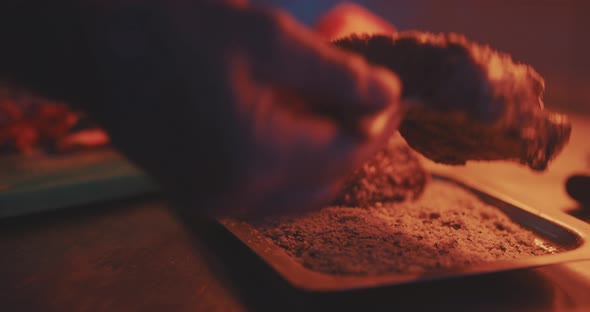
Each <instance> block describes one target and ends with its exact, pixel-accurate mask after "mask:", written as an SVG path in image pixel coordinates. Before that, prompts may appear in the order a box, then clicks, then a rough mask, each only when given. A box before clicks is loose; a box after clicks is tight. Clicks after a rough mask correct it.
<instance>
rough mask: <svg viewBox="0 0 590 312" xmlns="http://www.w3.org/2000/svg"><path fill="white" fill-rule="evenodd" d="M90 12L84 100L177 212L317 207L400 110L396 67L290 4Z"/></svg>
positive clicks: (179, 4) (157, 5)
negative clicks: (334, 41)
mask: <svg viewBox="0 0 590 312" xmlns="http://www.w3.org/2000/svg"><path fill="white" fill-rule="evenodd" d="M91 12H92V16H93V19H89V21H88V23H89V25H90V26H91V27H89V29H90V36H89V38H91V39H90V40H89V42H90V44H91V50H93V51H95V55H96V61H97V63H98V65H99V67H98V78H97V81H99V83H98V87H97V92H96V94H97V95H98V96H97V97H96V98H92V99H91V98H89V99H87V100H88V101H93V102H95V103H96V104H93V105H89V109H90V110H91V112H92V113H94V115H95V117H96V118H97V119H98V120H99V121H100V122H102V124H103V125H104V126H105V128H106V129H107V130H108V131H109V132H110V134H111V136H112V139H113V143H114V144H115V145H116V146H117V147H118V148H119V149H120V150H121V151H122V152H123V153H124V154H125V155H126V156H127V157H129V158H130V159H131V160H132V161H134V162H135V163H137V164H138V165H140V166H141V167H142V168H144V169H145V170H146V171H147V172H148V173H150V174H151V175H152V176H153V177H154V178H155V179H156V180H157V181H158V182H160V183H161V185H162V186H163V188H164V189H165V190H166V191H168V193H169V194H170V195H171V197H172V198H173V199H175V200H176V201H177V204H178V206H180V207H182V208H183V211H184V212H185V213H186V212H189V213H190V212H206V213H209V214H213V215H247V214H252V213H265V214H269V213H285V212H293V211H301V210H303V209H311V208H318V207H320V206H321V205H323V204H326V203H327V202H329V201H330V200H331V199H332V197H333V196H334V195H335V193H336V192H337V191H338V188H339V186H340V182H341V179H342V178H343V177H344V176H345V175H346V174H347V173H349V171H350V170H351V169H354V168H355V167H356V166H358V165H359V164H360V163H361V162H362V161H363V160H365V159H366V158H367V157H369V156H370V155H371V154H372V153H373V152H374V151H375V150H376V149H377V148H378V147H379V146H380V145H382V144H384V142H385V140H386V139H387V138H388V137H389V136H390V135H391V134H392V133H393V132H394V131H395V129H396V128H397V126H398V124H399V122H400V120H401V115H402V111H401V107H400V104H399V96H400V84H399V81H398V79H397V77H396V76H394V74H392V73H390V72H388V71H385V70H383V69H380V68H376V67H372V66H369V65H368V64H367V63H366V62H365V61H364V60H363V59H362V58H360V57H358V56H354V55H351V54H347V53H345V52H342V51H340V50H337V49H336V48H333V47H331V46H330V45H329V44H327V43H325V42H324V40H322V39H321V38H320V37H318V36H317V35H315V34H313V33H312V32H310V31H309V30H307V29H305V28H304V27H303V26H301V25H299V24H298V23H297V22H296V21H294V20H293V19H292V18H291V17H289V16H288V15H286V14H285V13H282V12H278V11H262V10H258V9H255V8H251V7H248V6H247V5H241V6H230V5H211V4H197V3H186V2H184V1H173V2H166V1H152V2H147V3H141V4H138V5H134V4H130V5H120V4H115V5H109V6H98V9H93V10H91ZM99 103H100V104H99Z"/></svg>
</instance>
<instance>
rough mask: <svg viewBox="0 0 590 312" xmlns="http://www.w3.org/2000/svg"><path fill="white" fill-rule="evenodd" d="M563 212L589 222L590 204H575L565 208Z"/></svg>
mask: <svg viewBox="0 0 590 312" xmlns="http://www.w3.org/2000/svg"><path fill="white" fill-rule="evenodd" d="M565 212H566V213H567V214H569V215H571V216H574V217H576V218H578V219H580V220H582V221H584V222H590V206H577V207H572V208H569V209H566V210H565Z"/></svg>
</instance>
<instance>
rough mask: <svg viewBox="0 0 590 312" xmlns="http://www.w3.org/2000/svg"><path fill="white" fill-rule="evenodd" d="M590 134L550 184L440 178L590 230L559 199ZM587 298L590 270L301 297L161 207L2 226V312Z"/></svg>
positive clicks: (418, 305)
mask: <svg viewBox="0 0 590 312" xmlns="http://www.w3.org/2000/svg"><path fill="white" fill-rule="evenodd" d="M588 133H590V117H576V118H575V119H574V132H573V137H572V141H571V144H570V145H569V146H568V148H567V149H566V150H565V152H564V154H563V155H562V156H561V157H560V158H559V159H558V160H557V161H556V162H555V163H554V165H553V167H551V169H550V170H549V171H548V172H546V173H544V174H535V173H532V172H530V171H529V170H527V169H525V168H522V167H519V166H517V165H512V164H504V163H494V164H470V165H468V166H466V167H463V168H452V169H445V168H442V170H455V171H457V170H458V171H461V172H462V173H464V174H465V175H469V176H470V177H472V178H474V179H478V180H480V181H483V182H484V183H485V184H488V185H490V186H493V187H495V188H498V189H500V190H502V191H503V192H505V193H507V194H508V195H510V196H512V197H515V198H517V199H519V200H521V201H522V202H524V203H526V204H529V205H532V206H536V207H538V208H539V209H547V210H563V211H567V212H569V213H572V214H574V215H576V216H578V217H580V218H583V219H584V218H586V219H587V220H590V214H589V213H586V212H584V210H582V209H579V208H576V203H575V202H573V201H572V200H570V199H569V198H568V197H567V195H566V194H565V192H564V189H563V182H564V181H565V178H566V177H567V176H568V175H569V174H571V173H573V172H580V171H585V172H590V159H589V155H590V140H589V139H587V138H586V137H585V136H586V134H588ZM439 169H440V168H439ZM589 211H590V210H589ZM589 256H590V255H589ZM589 290H590V261H586V262H579V263H573V264H561V265H555V266H549V267H544V268H538V269H531V270H521V271H515V272H506V273H499V274H491V275H484V276H475V277H469V278H461V279H454V280H446V281H437V282H431V283H425V284H418V285H409V286H408V285H407V286H398V287H387V288H381V289H372V290H364V291H354V292H347V293H335V294H310V293H304V292H301V291H298V290H296V289H293V288H291V287H290V286H289V285H288V284H286V283H285V282H284V281H283V280H282V279H280V278H279V277H278V276H277V275H276V274H274V273H273V272H272V270H270V269H269V268H268V267H267V266H266V265H265V264H264V263H262V262H260V261H259V260H258V259H257V258H256V257H255V256H254V255H253V254H252V253H251V252H250V251H249V250H248V249H247V248H245V247H244V246H243V245H241V244H240V243H239V242H238V241H237V240H236V239H235V238H234V237H233V236H231V235H230V234H229V233H228V232H226V231H225V230H224V229H223V228H221V227H220V226H218V225H217V224H215V223H213V222H210V221H207V220H193V221H191V223H190V224H183V223H181V222H179V221H178V220H176V219H175V218H174V216H173V215H172V214H171V213H170V212H169V210H168V209H167V203H166V202H165V201H164V200H162V199H160V198H158V197H155V196H152V197H143V198H136V199H133V200H127V201H118V202H112V203H108V204H100V205H94V206H87V207H77V208H75V209H68V210H62V211H56V212H51V213H44V214H38V215H34V216H29V217H19V218H12V219H4V220H0V310H1V311H212V310H213V311H242V310H251V311H263V310H271V311H284V310H326V311H327V310H335V311H337V310H338V309H341V308H346V309H347V310H348V309H357V310H360V309H363V310H369V309H370V310H387V311H390V310H398V311H412V310H436V311H447V310H457V311H478V310H481V311H499V310H500V311H570V310H572V311H573V310H586V309H588V310H590V296H588V295H587V292H588V291H589Z"/></svg>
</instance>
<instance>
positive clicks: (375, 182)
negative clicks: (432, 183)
mask: <svg viewBox="0 0 590 312" xmlns="http://www.w3.org/2000/svg"><path fill="white" fill-rule="evenodd" d="M428 176H429V175H428V174H427V173H426V171H425V170H424V168H423V167H422V165H421V164H420V161H419V159H418V158H417V157H416V155H415V152H414V151H413V150H412V149H411V148H410V147H409V146H408V144H407V143H406V142H405V141H404V139H403V138H402V137H401V136H400V135H399V133H396V134H395V135H394V136H392V137H391V138H390V139H389V141H388V142H387V145H386V146H385V147H384V148H382V149H381V150H380V151H378V152H377V153H376V154H375V156H373V158H371V159H369V160H368V161H367V162H365V163H364V164H363V165H362V166H361V167H360V168H358V169H357V170H355V171H354V172H353V173H352V174H351V175H350V176H349V178H348V180H347V181H346V182H345V184H344V187H343V189H342V191H341V193H340V194H339V195H338V197H337V199H336V200H335V201H334V204H336V205H344V206H359V207H368V206H371V205H374V204H375V203H376V202H390V201H403V200H411V199H416V198H417V197H418V196H419V195H420V194H421V193H422V191H423V190H424V186H425V185H426V182H427V181H428Z"/></svg>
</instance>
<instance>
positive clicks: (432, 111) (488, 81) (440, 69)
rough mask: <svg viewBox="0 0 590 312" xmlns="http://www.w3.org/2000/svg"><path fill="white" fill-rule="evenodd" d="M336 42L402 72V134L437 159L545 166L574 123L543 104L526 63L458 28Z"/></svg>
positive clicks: (537, 80)
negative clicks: (456, 30) (470, 38)
mask: <svg viewBox="0 0 590 312" xmlns="http://www.w3.org/2000/svg"><path fill="white" fill-rule="evenodd" d="M334 44H335V45H337V46H339V47H341V48H344V49H346V50H349V51H354V52H356V53H359V54H361V55H363V56H364V57H365V58H366V59H367V60H368V61H369V62H371V63H374V64H377V65H381V66H384V67H386V68H388V69H391V70H392V71H394V72H395V73H396V74H397V75H399V77H400V79H401V81H402V85H403V89H402V96H403V98H404V99H405V100H406V103H408V107H407V108H408V110H407V113H406V115H405V117H404V121H403V122H402V125H401V127H400V132H401V133H402V135H403V136H404V138H405V139H406V140H407V141H408V144H410V146H412V147H413V148H414V149H416V150H417V151H419V152H421V153H422V154H424V155H425V156H426V157H428V158H430V159H432V160H434V161H437V162H441V163H448V164H464V163H465V162H466V161H467V160H504V159H506V160H515V161H518V162H520V163H523V164H527V165H528V166H530V167H531V168H533V169H535V170H543V169H545V168H546V167H547V164H548V163H549V161H550V160H552V159H553V158H554V157H555V156H556V155H557V154H558V153H559V151H561V149H562V148H563V147H564V145H565V144H566V143H567V141H568V140H569V136H570V132H571V125H570V123H569V122H568V121H567V120H566V118H565V117H564V116H562V115H558V114H554V113H549V112H547V111H545V110H544V108H543V99H542V98H543V93H544V89H545V84H544V81H543V79H542V77H541V76H540V75H539V74H538V73H537V72H536V71H535V70H534V69H533V68H532V67H530V66H528V65H525V64H518V63H515V62H514V61H513V60H512V58H511V57H510V56H509V55H508V54H504V53H500V52H497V51H494V50H492V49H491V48H490V47H488V46H484V45H479V44H476V43H472V42H470V41H468V40H467V39H466V38H465V37H464V36H462V35H457V34H431V33H424V32H416V31H410V32H401V33H396V34H393V35H389V36H385V35H375V36H351V37H348V38H343V39H340V40H338V41H336V42H334Z"/></svg>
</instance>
